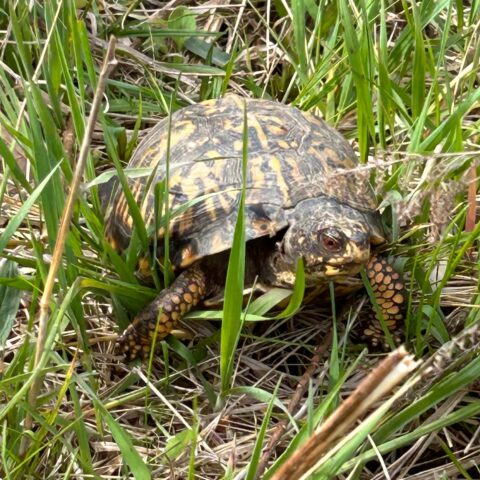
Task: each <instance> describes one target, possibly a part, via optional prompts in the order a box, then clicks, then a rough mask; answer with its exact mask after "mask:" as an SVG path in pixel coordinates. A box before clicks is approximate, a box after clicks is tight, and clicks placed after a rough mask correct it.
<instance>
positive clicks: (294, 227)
mask: <svg viewBox="0 0 480 480" xmlns="http://www.w3.org/2000/svg"><path fill="white" fill-rule="evenodd" d="M370 217H372V218H370ZM373 217H374V215H372V214H370V213H368V212H361V211H359V210H357V209H355V208H352V207H350V206H348V205H345V204H342V203H339V202H338V201H336V200H335V199H331V198H314V199H308V200H304V201H303V202H300V203H299V204H298V205H297V206H296V208H295V209H294V210H293V212H292V214H291V217H290V218H289V228H288V229H287V231H286V232H285V235H284V237H283V239H282V241H281V242H280V244H279V245H278V246H279V255H278V256H277V260H276V261H277V264H278V266H277V270H287V269H288V268H289V266H290V268H291V270H292V271H294V269H295V266H296V262H297V259H298V258H299V257H302V258H303V262H304V268H305V275H306V279H307V282H308V283H318V282H319V281H325V280H328V279H332V280H333V279H335V278H336V277H344V276H350V275H355V274H357V273H358V272H359V271H360V270H361V268H362V267H363V266H364V265H365V264H366V263H367V262H368V259H369V258H370V246H371V244H372V243H373V244H375V243H381V242H382V240H383V238H382V237H381V233H380V230H379V229H377V227H376V222H375V220H374V218H373ZM273 267H274V269H275V265H274V266H273Z"/></svg>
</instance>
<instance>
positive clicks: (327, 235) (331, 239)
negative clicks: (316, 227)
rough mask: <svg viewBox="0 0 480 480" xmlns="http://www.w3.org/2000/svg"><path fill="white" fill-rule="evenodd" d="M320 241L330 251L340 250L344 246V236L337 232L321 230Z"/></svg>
mask: <svg viewBox="0 0 480 480" xmlns="http://www.w3.org/2000/svg"><path fill="white" fill-rule="evenodd" d="M320 241H321V242H322V245H323V247H324V248H325V250H327V251H329V252H334V253H335V252H339V251H340V250H342V248H343V238H342V237H341V236H340V235H339V234H338V233H337V232H333V231H327V232H326V231H324V232H320Z"/></svg>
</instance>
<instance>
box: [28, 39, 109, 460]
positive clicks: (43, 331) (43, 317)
mask: <svg viewBox="0 0 480 480" xmlns="http://www.w3.org/2000/svg"><path fill="white" fill-rule="evenodd" d="M115 43H116V39H115V38H114V37H111V38H110V42H109V44H108V49H107V53H106V54H105V59H104V61H103V65H102V70H101V72H100V76H99V79H98V85H97V90H96V92H95V96H94V98H93V103H92V110H91V112H90V116H89V118H88V122H87V128H86V131H85V135H84V137H83V141H82V145H81V148H80V153H79V157H78V163H77V166H76V168H75V174H74V176H73V180H72V185H71V188H70V193H69V195H68V197H67V203H66V204H65V208H64V211H63V215H62V219H61V222H60V228H59V233H58V239H57V242H56V243H55V248H54V251H53V255H52V262H51V264H50V269H49V271H48V276H47V280H46V282H45V288H44V291H43V295H42V298H41V300H40V313H39V318H38V339H37V345H36V350H35V360H34V367H33V370H34V371H33V376H34V381H33V383H32V386H31V388H30V391H29V393H28V404H29V406H30V407H31V408H32V409H34V408H35V404H36V400H37V396H38V392H39V390H40V386H41V384H42V376H41V375H40V371H39V369H37V367H38V365H39V363H40V360H41V358H42V355H43V353H44V350H45V342H46V338H47V327H48V318H49V305H50V301H51V297H52V292H53V287H54V285H55V279H56V277H57V272H58V268H59V267H60V263H61V261H62V256H63V250H64V247H65V241H66V238H67V234H68V230H69V227H70V220H71V217H72V213H73V207H74V205H75V201H76V198H77V193H78V189H79V187H80V184H81V182H82V178H83V171H84V170H85V165H86V162H87V157H88V151H89V148H90V142H91V138H92V134H93V130H94V127H95V122H96V119H97V116H98V112H99V110H100V106H101V102H102V99H103V93H104V91H105V86H106V82H107V79H108V77H109V75H110V71H111V69H112V68H113V67H114V66H115V64H116V59H115ZM32 425H33V418H32V416H31V415H27V416H26V418H25V425H24V430H25V431H28V430H31V428H32ZM28 438H29V437H27V436H24V437H23V439H22V446H21V448H20V453H21V455H22V456H23V455H24V454H25V452H26V449H27V447H28Z"/></svg>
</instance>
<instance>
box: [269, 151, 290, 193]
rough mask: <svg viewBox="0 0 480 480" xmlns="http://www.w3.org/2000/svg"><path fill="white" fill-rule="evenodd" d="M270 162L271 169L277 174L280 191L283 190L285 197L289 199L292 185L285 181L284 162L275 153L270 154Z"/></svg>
mask: <svg viewBox="0 0 480 480" xmlns="http://www.w3.org/2000/svg"><path fill="white" fill-rule="evenodd" d="M269 163H270V169H271V171H272V172H274V173H275V176H276V180H277V182H276V183H277V186H278V191H280V192H282V193H283V197H284V199H285V200H287V199H288V196H289V195H288V192H289V191H290V187H289V186H288V185H287V184H286V182H285V178H284V175H283V170H282V162H281V161H280V160H279V159H278V158H277V157H276V156H275V155H270V158H269Z"/></svg>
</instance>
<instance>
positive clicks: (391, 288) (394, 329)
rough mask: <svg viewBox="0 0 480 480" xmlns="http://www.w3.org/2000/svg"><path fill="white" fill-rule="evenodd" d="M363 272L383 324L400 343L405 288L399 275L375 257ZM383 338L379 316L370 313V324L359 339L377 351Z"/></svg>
mask: <svg viewBox="0 0 480 480" xmlns="http://www.w3.org/2000/svg"><path fill="white" fill-rule="evenodd" d="M366 270H367V276H368V279H369V280H370V285H371V287H372V290H373V293H374V295H375V300H376V302H377V304H378V306H379V308H380V310H381V312H382V316H383V320H384V321H385V324H386V325H387V327H388V329H389V330H390V333H391V334H392V337H393V340H394V341H395V342H396V343H400V342H401V339H402V337H403V325H402V320H403V319H404V309H405V286H404V284H403V281H402V279H401V277H400V274H399V273H398V272H396V271H395V269H394V267H393V266H392V265H391V264H390V263H389V262H388V260H387V259H385V258H383V257H376V256H373V257H372V258H371V260H370V262H369V263H368V265H367V267H366ZM384 337H385V334H384V332H383V329H382V326H381V324H380V321H379V319H378V315H377V313H376V312H373V314H372V315H371V318H370V321H369V322H368V324H367V325H366V326H365V328H364V329H363V331H362V338H363V339H365V340H367V341H368V342H369V343H370V344H372V346H374V347H378V346H379V345H385V344H386V342H385V338H384Z"/></svg>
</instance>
